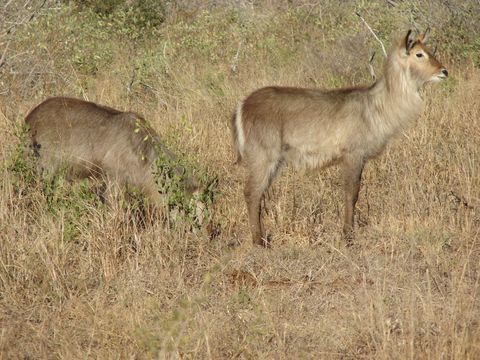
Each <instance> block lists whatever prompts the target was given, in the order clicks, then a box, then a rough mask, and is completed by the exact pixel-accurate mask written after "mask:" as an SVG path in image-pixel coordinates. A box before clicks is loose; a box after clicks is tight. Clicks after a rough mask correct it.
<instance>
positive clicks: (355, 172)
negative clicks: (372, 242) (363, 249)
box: [343, 158, 364, 241]
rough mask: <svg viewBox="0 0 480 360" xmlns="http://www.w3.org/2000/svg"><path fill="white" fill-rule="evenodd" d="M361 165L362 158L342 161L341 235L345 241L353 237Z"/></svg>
mask: <svg viewBox="0 0 480 360" xmlns="http://www.w3.org/2000/svg"><path fill="white" fill-rule="evenodd" d="M363 167H364V160H363V159H356V158H347V159H346V160H345V161H344V163H343V181H344V189H345V219H344V225H343V236H344V238H345V239H346V240H347V241H351V240H352V239H353V220H354V212H355V205H356V203H357V200H358V192H359V190H360V183H361V179H362V171H363Z"/></svg>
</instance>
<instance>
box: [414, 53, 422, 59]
mask: <svg viewBox="0 0 480 360" xmlns="http://www.w3.org/2000/svg"><path fill="white" fill-rule="evenodd" d="M415 55H417V57H418V58H421V57H422V56H423V54H422V53H416V54H415Z"/></svg>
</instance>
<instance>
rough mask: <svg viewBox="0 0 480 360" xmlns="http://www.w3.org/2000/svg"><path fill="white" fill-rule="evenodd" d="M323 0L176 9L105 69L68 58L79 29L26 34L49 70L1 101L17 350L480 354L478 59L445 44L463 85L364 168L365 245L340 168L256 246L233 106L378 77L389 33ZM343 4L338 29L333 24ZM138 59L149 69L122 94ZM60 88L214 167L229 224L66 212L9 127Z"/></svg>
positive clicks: (291, 186)
mask: <svg viewBox="0 0 480 360" xmlns="http://www.w3.org/2000/svg"><path fill="white" fill-rule="evenodd" d="M327 3H328V6H327V5H325V7H324V8H322V7H313V8H312V10H311V12H310V13H309V12H308V11H310V8H308V7H307V8H306V11H305V14H307V15H308V14H312V15H309V16H316V17H318V20H311V19H310V18H308V17H307V18H305V17H301V16H300V15H298V14H296V13H295V12H293V13H292V14H288V13H284V10H282V11H280V10H278V9H277V8H275V7H272V6H267V5H265V8H264V9H259V8H255V9H254V8H249V7H247V8H246V10H245V11H247V15H248V17H247V18H248V23H247V24H246V25H242V26H243V27H242V26H240V25H238V24H237V22H236V21H234V20H232V21H231V22H230V20H228V16H226V15H225V14H224V13H222V12H221V11H220V12H219V13H212V14H208V15H205V14H204V15H201V16H200V20H198V22H193V23H188V22H187V23H184V24H183V25H182V23H180V20H178V19H176V20H175V21H173V20H172V22H171V23H169V24H166V25H165V30H164V32H163V33H162V35H161V36H157V38H154V39H150V40H146V41H144V42H142V43H141V44H140V45H138V47H140V48H141V51H140V50H138V49H137V50H133V49H134V48H135V46H134V45H133V44H127V46H125V47H123V48H122V47H112V50H111V51H112V59H113V60H112V61H109V62H108V63H107V64H105V65H103V67H101V68H99V70H98V71H96V72H95V73H89V72H88V71H86V72H82V71H84V67H80V65H78V64H77V65H78V66H76V65H75V64H76V63H75V62H69V61H65V54H64V53H62V51H64V50H62V48H61V46H60V45H58V44H59V43H58V42H57V41H60V40H62V39H63V37H64V36H65V37H67V36H68V35H67V33H62V32H58V31H57V32H55V31H53V30H51V29H50V28H48V27H46V25H45V23H44V22H42V21H40V20H39V21H38V22H36V23H33V24H30V25H29V26H28V27H27V29H26V30H25V31H32V30H36V32H32V33H31V36H32V37H33V39H31V40H30V41H38V38H42V39H43V41H44V46H45V48H42V47H40V48H39V49H34V51H33V53H32V56H37V58H36V59H37V61H38V63H40V64H44V65H49V66H51V72H50V71H49V72H48V73H45V72H44V73H40V72H39V73H38V74H36V73H35V72H34V71H33V70H32V71H31V72H30V71H28V70H29V69H36V68H35V67H32V63H33V62H32V60H30V61H29V62H27V63H26V65H25V66H26V68H21V69H20V70H19V69H18V68H17V69H16V71H17V73H15V74H13V75H12V73H10V74H8V73H4V78H3V81H2V84H3V85H2V86H6V87H8V88H10V91H9V92H7V93H4V95H2V96H1V97H0V131H1V133H2V134H4V136H3V139H2V142H1V145H0V146H1V151H0V161H1V165H2V167H1V168H2V173H1V180H0V352H1V357H2V358H5V359H7V358H8V359H9V358H65V359H72V358H159V359H164V358H172V359H174V358H186V359H189V358H191V359H193V358H207V359H210V358H211V359H223V358H241V359H259V358H260V359H263V358H268V359H294V358H315V359H318V358H324V359H337V358H338V359H362V358H384V359H406V358H408V359H419V358H428V359H446V358H451V359H453V358H454V359H475V358H479V357H480V346H479V343H480V297H479V295H478V290H479V280H480V267H479V264H480V243H479V240H480V239H479V235H480V180H479V179H480V176H479V170H480V148H479V144H480V122H479V119H480V70H479V69H478V64H477V67H475V66H474V65H473V61H472V60H471V58H469V57H468V56H467V58H463V59H458V58H456V53H454V52H452V51H451V49H453V48H451V47H449V46H448V45H445V46H444V49H449V50H448V51H447V50H444V51H445V57H442V48H441V47H440V48H439V54H438V57H439V58H440V59H442V58H446V59H447V60H446V64H445V65H446V66H447V68H448V69H449V72H450V73H451V74H452V75H451V77H452V79H450V80H448V82H446V83H444V84H442V85H440V86H437V87H428V88H427V89H425V91H424V94H423V96H424V98H425V99H426V108H425V111H424V112H423V114H422V116H421V118H420V119H419V120H418V121H417V122H416V123H415V124H414V125H413V126H412V127H411V128H410V129H409V130H408V131H407V132H406V133H405V134H404V135H403V136H401V137H400V138H399V139H397V140H396V141H395V142H394V143H393V144H392V145H391V146H390V147H388V149H387V150H386V151H385V153H384V154H383V155H382V156H381V157H379V158H378V159H377V160H375V161H372V162H370V163H369V164H368V165H367V168H366V171H365V174H364V181H363V187H362V190H361V194H360V200H359V204H358V209H359V215H358V218H357V223H358V227H357V232H356V233H357V236H356V243H355V245H354V246H353V247H346V246H345V244H344V243H343V241H342V240H341V237H340V233H341V216H340V214H341V213H342V211H343V209H342V206H341V204H342V201H341V199H342V196H343V195H342V193H341V188H340V186H339V178H338V176H337V175H338V174H337V170H336V169H334V168H332V169H328V170H326V171H322V172H306V173H298V172H294V171H292V170H291V169H286V170H285V171H284V172H283V174H282V176H280V177H279V178H278V181H276V182H275V184H274V186H273V189H272V190H271V192H270V194H269V198H268V199H267V202H266V205H267V215H266V216H265V222H266V226H267V228H268V229H269V230H270V231H271V233H272V235H273V248H272V249H270V250H264V249H260V248H256V247H252V245H251V240H250V234H249V232H248V226H247V217H246V211H245V205H244V201H243V190H242V186H243V176H244V169H242V168H241V167H235V166H234V165H233V161H234V154H233V151H232V148H231V140H230V131H229V128H228V119H229V117H230V114H231V111H232V110H233V108H234V105H235V103H236V101H238V99H241V98H242V97H244V96H245V95H246V94H247V93H249V92H250V91H251V90H253V89H255V88H256V87H258V86H262V85H265V84H294V85H299V86H315V85H318V86H333V85H338V84H341V85H347V84H349V83H351V82H354V83H359V82H362V81H368V76H369V75H368V71H367V70H366V64H364V63H362V61H363V59H367V58H368V55H369V50H370V49H371V48H373V47H375V46H376V45H375V41H373V40H372V39H371V38H370V36H369V34H368V32H367V31H364V29H363V28H362V25H361V23H358V20H357V19H355V16H354V15H351V14H352V12H351V10H352V9H353V7H354V4H350V3H349V4H348V5H345V6H344V7H341V6H338V9H337V12H333V10H332V9H336V8H335V6H337V5H335V4H334V3H330V2H326V4H327ZM399 3H400V2H399ZM412 4H413V5H416V6H419V7H422V6H423V5H425V4H424V3H423V2H422V1H418V2H405V3H402V4H401V5H399V7H400V9H389V8H388V9H387V10H382V11H385V13H381V14H382V16H383V15H385V16H384V17H382V16H380V17H379V18H378V19H377V20H372V21H376V24H375V26H376V27H377V29H381V30H380V31H384V32H382V35H383V36H384V37H386V38H387V39H388V38H389V37H390V35H391V33H390V32H389V30H391V27H394V26H398V27H399V28H402V26H404V25H405V24H408V20H409V17H408V16H407V15H405V14H404V12H406V11H407V10H408V9H410V8H409V7H408V6H410V5H412ZM454 4H455V3H454ZM413 5H412V6H413ZM283 6H286V5H283V3H282V7H283ZM302 6H304V7H306V6H307V5H302ZM329 6H330V7H329ZM386 6H387V5H385V4H384V2H378V3H377V2H375V3H373V5H371V7H370V8H367V9H366V10H365V11H366V12H367V14H368V11H371V12H372V13H374V11H379V10H378V9H379V8H383V7H386ZM455 6H457V5H455ZM458 6H460V5H458ZM282 9H283V8H282ZM51 11H57V10H51ZM249 11H250V12H249ZM394 11H395V12H394ZM435 11H437V12H440V13H441V11H440V10H438V9H436V10H435ZM445 11H446V10H445ZM390 12H394V13H393V15H392V14H391V13H390ZM347 13H348V14H350V15H351V18H349V20H345V21H344V22H342V23H341V25H342V27H341V28H337V27H335V26H333V24H336V23H337V22H338V19H337V18H336V16H340V15H341V14H347ZM69 14H70V13H69V12H68V11H67V12H66V13H62V15H61V16H62V19H63V20H62V21H67V23H68V19H69V16H71V15H69ZM47 15H48V14H44V16H45V17H46V16H47ZM350 15H348V16H350ZM58 16H60V15H58ZM178 16H180V15H178ZM389 16H391V17H389ZM209 17H210V18H209ZM440 18H442V17H441V16H440V15H439V19H440ZM64 19H67V20H64ZM330 21H331V24H332V27H329V24H330ZM392 21H393V22H392ZM419 21H420V20H419ZM445 21H446V20H445ZM384 23H385V24H387V25H382V24H384ZM185 24H190V25H188V26H191V27H192V28H191V29H190V30H188V26H187V25H185ZM232 24H233V25H232ZM319 24H320V25H319ZM436 24H438V25H437V27H434V28H433V32H434V33H437V34H439V33H440V32H441V31H442V28H441V25H442V24H441V23H440V20H439V21H438V22H437V23H436ZM422 25H424V23H422ZM50 26H52V25H50ZM319 26H323V29H322V30H321V31H320V30H319ZM405 27H406V26H405ZM186 28H187V30H185V29H186ZM402 30H403V28H402ZM269 33H270V34H273V35H272V36H271V38H268V36H267V37H266V36H264V35H265V34H269ZM307 35H308V36H307ZM18 36H19V40H18V42H17V43H12V50H11V51H17V52H18V54H21V50H22V47H28V45H29V44H30V43H29V42H28V41H29V40H28V36H25V35H22V34H21V33H19V35H18ZM22 36H23V37H22ZM242 36H244V37H243V39H244V45H243V48H242V52H241V55H240V57H239V63H238V69H239V70H238V73H237V74H232V73H230V70H229V65H230V64H231V61H232V59H233V57H234V55H235V53H236V50H237V47H236V45H237V44H238V40H239V39H242ZM325 37H327V38H326V39H325ZM48 39H49V40H48ZM22 41H23V42H22ZM92 41H96V40H95V39H93V40H92ZM182 41H184V42H183V43H182ZM324 41H325V42H324ZM337 41H338V42H340V43H341V44H345V45H344V46H343V45H342V47H335V46H334V44H335V43H336V42H337ZM359 41H363V42H365V43H366V44H367V45H365V49H363V50H362V49H361V47H360V49H358V42H359ZM158 42H160V45H158ZM190 42H193V43H194V44H193V45H189V44H190ZM212 42H213V45H212V44H211V43H212ZM215 42H217V43H215ZM285 43H288V44H289V45H288V46H287V45H285ZM313 44H317V46H312V45H313ZM348 44H357V45H355V46H356V47H355V49H357V50H355V51H353V50H349V49H352V47H350V46H349V45H348ZM107 45H108V44H107ZM202 46H204V47H205V52H203V50H202ZM352 46H353V45H352ZM152 47H153V48H152ZM149 49H153V50H151V53H149V51H150V50H149ZM182 49H185V50H182ZM359 51H360V52H361V51H364V53H362V54H361V56H360V55H359V56H355V53H356V52H359ZM42 54H43V55H45V54H48V56H45V57H42V56H41V55H42ZM212 54H213V55H215V56H216V58H211V57H212V56H213V55H212ZM67 55H68V54H67ZM150 55H151V57H150ZM154 55H155V56H154ZM377 57H378V58H380V56H377ZM359 59H361V60H359ZM448 59H451V60H448ZM17 60H18V61H20V60H22V56H21V55H19V56H18V57H17ZM24 60H25V59H24ZM137 60H143V61H144V63H146V64H147V65H145V67H144V68H140V70H138V72H139V73H138V78H137V79H139V80H138V81H137V82H136V83H135V84H134V87H133V89H134V92H133V94H132V93H127V92H126V90H125V88H126V84H128V83H129V81H130V76H131V71H132V68H133V66H134V65H138V61H137ZM72 64H73V65H72ZM35 66H36V65H35ZM39 66H40V65H39ZM82 66H83V65H82ZM378 68H379V67H378V66H377V69H378ZM82 69H83V70H82ZM145 69H146V70H145ZM21 71H24V75H23V76H22V75H21ZM34 79H35V81H34ZM142 83H143V85H142ZM145 84H147V85H149V86H145ZM58 94H66V95H67V94H68V95H77V96H82V95H83V96H86V97H88V98H89V99H90V100H95V101H98V102H102V103H105V104H108V105H111V106H115V107H118V108H120V109H126V108H131V109H134V110H136V111H139V112H141V113H143V114H145V115H146V116H147V118H148V119H149V120H150V121H151V122H152V124H153V126H154V127H155V128H156V129H158V130H159V131H160V132H161V133H162V134H164V135H165V137H166V138H167V139H168V142H169V143H170V144H171V146H172V147H174V148H176V149H177V151H180V152H185V153H187V154H195V155H192V157H195V158H196V159H197V160H198V161H199V162H201V163H202V164H205V166H208V167H209V168H210V169H214V170H215V172H216V173H217V174H218V176H219V178H220V189H219V194H218V196H217V201H216V203H215V214H214V223H215V224H216V226H218V228H219V229H220V234H219V235H218V236H217V237H216V238H213V239H212V238H210V236H209V233H208V232H207V231H206V230H205V229H202V230H200V231H198V232H196V233H191V232H189V231H184V230H182V229H178V230H176V231H172V230H169V229H166V228H165V227H164V226H163V225H162V224H161V223H155V224H153V225H151V226H147V227H146V228H141V227H139V226H137V225H136V223H135V222H132V221H131V218H132V215H131V214H130V213H129V210H128V209H127V210H125V208H124V207H121V206H120V205H115V204H113V205H112V206H111V207H101V206H100V207H98V206H94V205H92V202H91V201H90V200H89V199H88V198H82V196H78V195H75V196H76V197H74V198H73V199H74V201H73V203H72V202H71V201H70V202H69V201H68V200H65V199H63V198H62V201H60V202H58V203H57V204H56V208H55V209H54V210H53V211H54V212H52V210H51V209H49V208H48V199H47V197H46V195H45V193H44V191H42V190H41V189H42V183H36V184H33V185H31V186H26V184H25V183H24V182H23V181H20V182H18V178H17V177H16V176H15V174H14V173H13V172H12V171H9V170H8V169H7V167H8V166H7V165H8V164H10V162H11V158H12V154H13V153H14V151H15V148H16V146H17V144H18V139H17V138H16V136H15V135H14V131H13V128H14V127H16V126H17V125H18V124H20V123H21V122H22V119H23V117H24V115H25V114H26V113H27V112H28V110H29V109H30V108H31V107H32V106H33V105H34V104H36V103H38V102H40V101H41V100H43V99H44V97H45V96H50V95H58ZM68 191H69V190H68V189H67V194H68ZM72 192H73V193H74V194H77V192H75V191H72ZM62 194H63V193H62ZM61 196H64V197H68V195H61ZM71 196H74V195H71ZM64 200H65V201H64ZM72 227H73V229H74V231H73V232H72V231H70V230H69V229H71V228H72ZM67 230H68V231H67Z"/></svg>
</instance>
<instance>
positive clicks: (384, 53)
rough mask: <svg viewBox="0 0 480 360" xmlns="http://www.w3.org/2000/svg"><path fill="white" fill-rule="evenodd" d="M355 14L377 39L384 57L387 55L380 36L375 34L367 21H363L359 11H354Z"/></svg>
mask: <svg viewBox="0 0 480 360" xmlns="http://www.w3.org/2000/svg"><path fill="white" fill-rule="evenodd" d="M355 14H356V15H357V16H358V17H359V18H360V19H361V20H362V21H363V23H364V24H365V26H366V27H367V29H368V30H370V32H371V33H372V34H373V36H374V37H375V39H377V41H378V42H379V43H380V45H381V46H382V51H383V55H384V56H385V57H387V50H385V46H384V45H383V42H382V40H380V38H379V37H378V36H377V34H375V32H374V31H373V30H372V28H371V27H370V25H368V23H367V22H366V21H365V19H364V18H363V17H362V15H360V13H359V12H355Z"/></svg>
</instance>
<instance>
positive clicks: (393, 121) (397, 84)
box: [368, 46, 422, 147]
mask: <svg viewBox="0 0 480 360" xmlns="http://www.w3.org/2000/svg"><path fill="white" fill-rule="evenodd" d="M400 51H401V50H399V47H397V46H395V47H394V48H393V49H392V50H391V51H390V54H389V55H388V58H387V61H386V63H385V68H384V75H383V77H382V78H381V79H380V80H379V81H378V82H377V83H376V84H374V85H373V86H372V87H371V88H370V90H369V94H368V108H369V113H370V116H369V121H370V122H371V129H372V131H373V134H374V136H376V137H377V139H378V141H379V144H378V145H379V146H380V147H382V146H384V145H385V144H386V142H387V141H388V139H389V138H390V137H391V136H393V135H395V134H396V133H398V132H400V131H401V130H402V129H403V128H405V127H406V126H407V125H408V124H409V122H411V121H412V120H414V119H415V118H416V117H417V116H418V115H419V113H420V111H421V109H422V99H421V98H420V94H419V92H418V90H419V88H420V86H421V84H419V83H418V81H417V80H416V79H414V78H412V77H411V75H410V71H409V69H408V68H405V67H404V65H403V64H402V59H401V53H400Z"/></svg>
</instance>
